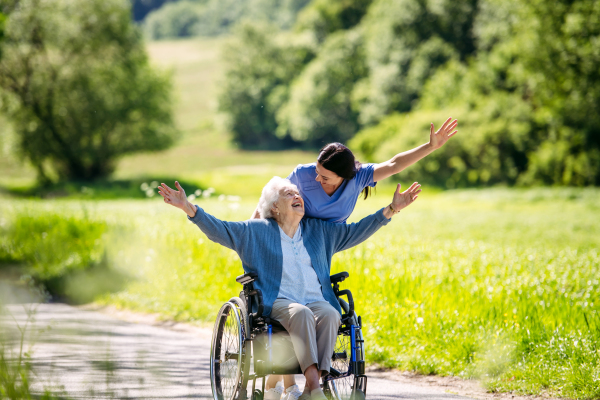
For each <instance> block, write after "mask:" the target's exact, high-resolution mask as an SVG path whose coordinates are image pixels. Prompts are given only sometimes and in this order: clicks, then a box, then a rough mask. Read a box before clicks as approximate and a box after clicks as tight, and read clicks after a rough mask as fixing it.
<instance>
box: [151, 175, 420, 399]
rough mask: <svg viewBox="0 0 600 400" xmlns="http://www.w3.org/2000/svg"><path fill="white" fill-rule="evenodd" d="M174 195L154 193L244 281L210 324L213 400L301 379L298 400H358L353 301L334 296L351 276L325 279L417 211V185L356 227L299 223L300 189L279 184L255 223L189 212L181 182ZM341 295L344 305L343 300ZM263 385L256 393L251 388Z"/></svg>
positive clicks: (362, 382) (359, 344) (265, 197)
mask: <svg viewBox="0 0 600 400" xmlns="http://www.w3.org/2000/svg"><path fill="white" fill-rule="evenodd" d="M175 186H176V188H177V190H174V189H171V188H170V187H168V186H167V185H165V184H164V183H163V184H162V185H161V186H160V187H159V193H160V194H161V196H163V198H164V201H165V203H168V204H171V205H173V206H175V207H177V208H180V209H181V210H183V211H184V212H185V213H186V214H187V215H188V219H189V220H190V221H192V222H193V223H194V224H196V225H197V226H198V227H199V228H200V229H201V230H202V231H203V232H204V233H205V234H206V236H207V237H208V238H209V239H210V240H212V241H214V242H216V243H219V244H221V245H223V246H225V247H228V248H230V249H232V250H234V251H236V252H237V254H238V255H239V257H240V259H241V260H242V264H243V267H244V271H245V272H246V274H245V275H242V276H240V277H238V279H237V281H238V282H239V283H241V284H242V285H243V288H244V290H243V292H242V293H241V298H238V297H235V298H232V299H231V300H230V301H229V302H227V303H225V304H224V305H223V307H221V310H220V311H219V314H218V316H217V321H216V324H215V331H214V333H213V343H212V350H211V384H212V389H213V395H214V398H215V400H234V399H239V400H246V399H247V398H248V394H247V386H248V381H249V380H252V383H253V384H252V392H251V397H252V398H253V399H257V400H260V399H262V396H263V393H264V384H265V379H264V378H265V376H267V375H269V374H283V375H287V374H295V373H302V374H304V376H305V378H306V386H305V391H304V394H303V395H302V396H301V397H300V398H301V399H302V400H304V399H314V400H316V399H319V400H323V399H325V398H326V396H325V394H328V395H331V396H332V397H336V398H338V399H345V398H348V399H349V398H351V397H352V398H356V399H360V398H363V397H364V394H365V391H366V376H364V348H363V340H362V334H361V332H360V328H361V325H362V324H361V321H360V317H357V316H356V315H355V313H354V305H353V300H352V295H351V293H350V292H349V291H348V290H339V282H341V281H343V280H344V279H345V278H346V277H348V274H347V273H341V274H336V275H334V276H331V277H330V268H331V258H332V257H333V254H335V253H337V252H340V251H343V250H346V249H349V248H351V247H353V246H356V245H357V244H359V243H361V242H363V241H364V240H366V239H367V238H369V237H370V236H371V235H373V234H374V233H375V232H376V231H377V230H378V229H379V228H381V227H382V226H384V225H386V224H387V223H388V222H389V221H390V219H391V218H392V216H393V215H394V214H396V213H398V212H399V211H400V210H401V209H403V208H404V207H406V206H408V205H410V204H411V203H412V202H413V201H415V199H416V198H417V197H418V194H419V192H420V191H421V190H420V185H419V184H417V183H414V184H413V185H412V186H411V187H410V188H409V189H408V190H406V191H404V192H402V193H400V185H398V187H397V189H396V192H395V193H394V196H393V199H392V202H391V204H390V205H388V206H387V207H385V208H383V209H381V210H379V211H377V212H376V213H375V214H372V215H370V216H368V217H365V218H363V219H362V220H360V221H359V222H358V223H353V224H335V223H330V222H326V221H323V220H320V219H313V218H303V217H304V200H303V199H302V197H301V196H300V194H299V192H298V189H297V188H296V186H295V185H293V184H292V183H291V182H290V181H288V180H287V179H282V178H279V177H274V178H273V179H271V181H269V183H268V184H267V185H266V186H265V187H264V189H263V192H262V196H261V198H260V201H259V212H260V214H261V217H262V218H261V219H251V220H247V221H242V222H229V221H222V220H220V219H218V218H215V217H214V216H212V215H210V214H208V213H206V212H205V211H204V210H203V209H201V208H200V207H198V206H194V205H192V204H191V203H190V202H189V201H188V200H187V197H186V195H185V192H184V190H183V188H182V187H181V186H180V185H179V183H178V182H175ZM332 285H333V286H332ZM343 295H346V296H347V297H348V302H346V301H344V300H343V299H341V298H340V297H341V296H343ZM277 331H280V333H277ZM336 342H337V345H336ZM332 363H333V364H334V367H332ZM251 366H252V367H253V371H252V372H253V373H252V374H251V373H250V367H251ZM335 367H337V368H335ZM260 377H262V378H263V390H262V391H261V390H258V389H256V387H255V385H256V379H257V378H260ZM321 377H323V386H322V387H321V383H320V379H321Z"/></svg>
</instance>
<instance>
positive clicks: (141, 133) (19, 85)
mask: <svg viewBox="0 0 600 400" xmlns="http://www.w3.org/2000/svg"><path fill="white" fill-rule="evenodd" d="M1 4H2V12H4V13H6V14H7V16H8V18H7V20H6V29H5V40H4V41H3V42H2V44H0V50H1V52H2V54H3V57H2V60H0V88H1V96H2V97H1V99H2V105H1V107H2V111H4V112H5V113H6V114H7V115H8V116H9V117H10V119H11V120H12V123H13V125H14V130H15V133H16V134H17V135H18V138H19V147H20V150H21V152H22V153H23V155H24V156H26V157H27V158H29V160H31V162H32V164H33V165H34V166H35V167H36V168H37V171H38V175H39V178H40V180H42V181H43V180H45V179H47V176H48V174H47V172H48V171H47V166H48V164H50V165H51V166H52V167H53V169H54V171H55V172H56V173H57V174H58V175H59V177H60V178H62V179H77V180H90V179H96V178H102V177H106V176H108V175H109V174H110V173H111V172H112V170H113V168H114V165H115V161H116V160H117V159H118V157H120V156H122V155H124V154H128V153H132V152H135V151H142V150H160V149H163V148H165V147H166V146H169V145H170V144H171V143H172V142H173V139H174V137H175V134H176V132H175V129H174V127H173V123H172V114H171V84H170V80H169V78H168V77H167V76H165V75H164V74H162V73H158V72H156V71H154V70H153V69H152V68H151V67H150V65H149V63H148V59H147V56H146V53H145V49H144V46H143V42H142V40H141V35H140V32H139V30H138V28H137V27H136V26H135V25H134V24H133V23H132V22H131V16H130V10H129V3H128V2H126V1H121V0H85V1H84V0H80V1H66V0H21V1H14V0H13V1H8V0H4V1H3V2H2V3H1Z"/></svg>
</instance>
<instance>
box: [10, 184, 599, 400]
mask: <svg viewBox="0 0 600 400" xmlns="http://www.w3.org/2000/svg"><path fill="white" fill-rule="evenodd" d="M390 197H391V188H390V187H382V188H380V190H379V191H378V193H377V194H376V195H375V197H374V198H371V199H369V200H367V201H360V202H359V205H358V207H357V209H356V210H355V213H354V214H353V220H357V219H359V218H360V217H362V216H365V215H367V214H369V213H372V212H374V211H376V210H377V209H378V208H379V207H382V206H384V205H386V204H387V203H388V202H389V198H390ZM255 200H256V199H249V200H242V201H239V200H238V199H236V198H232V197H229V198H227V197H225V196H221V197H220V198H219V196H211V197H210V198H203V197H200V198H199V199H198V200H197V203H198V204H199V205H200V206H201V207H203V208H205V209H206V210H207V211H209V212H210V213H212V214H214V215H216V216H218V217H219V218H222V219H227V220H241V219H245V218H247V216H248V215H250V214H251V212H252V211H253V209H254V206H255ZM0 211H1V215H2V221H1V223H2V227H3V230H4V232H6V233H9V234H8V235H3V236H2V237H3V239H2V243H1V247H0V248H1V251H2V254H1V255H0V258H3V259H10V258H11V257H12V260H13V262H18V261H22V262H25V263H26V264H27V265H30V268H31V269H30V271H31V272H30V273H31V274H32V275H35V274H38V275H43V276H44V274H46V275H45V276H46V277H48V276H49V275H48V274H52V273H55V274H65V273H67V272H69V271H71V272H72V271H77V270H78V268H79V269H82V268H83V266H87V265H89V264H90V263H91V264H93V265H94V266H97V265H99V264H102V263H105V264H107V265H109V266H110V269H112V270H114V271H116V273H118V275H119V276H121V277H126V278H125V281H124V283H122V284H121V285H122V286H121V287H120V288H118V289H117V290H116V291H114V292H113V293H112V294H105V295H101V296H100V297H96V300H97V301H98V302H100V303H103V304H113V305H116V306H118V307H124V308H130V309H133V310H138V311H143V312H154V313H159V314H161V315H163V316H164V317H165V318H171V319H176V320H181V321H196V322H199V323H205V324H207V325H210V323H211V322H212V320H213V318H214V316H215V313H216V311H217V310H218V308H219V307H220V305H221V304H222V303H223V302H224V301H227V300H228V298H230V297H232V296H235V295H236V294H237V293H239V290H240V289H241V287H240V286H239V285H238V284H237V283H236V282H235V277H236V276H237V275H240V274H242V273H243V271H242V268H241V264H240V262H239V259H238V258H237V256H236V254H235V253H234V252H232V251H230V250H227V249H225V248H223V247H221V246H219V245H217V244H214V243H212V242H210V241H209V240H208V239H207V238H206V236H204V234H202V233H201V232H200V231H199V230H198V229H197V228H196V227H195V226H194V225H192V224H191V223H189V222H188V221H187V220H186V218H185V215H184V214H183V213H182V212H181V211H179V210H176V209H174V208H171V207H169V206H167V205H165V204H163V203H162V202H159V201H158V200H139V201H133V200H128V201H97V202H96V201H73V200H50V201H48V200H46V201H39V200H31V201H14V200H3V201H2V202H1V203H0ZM599 220H600V191H598V190H595V189H594V190H591V189H590V190H581V189H579V190H575V189H530V190H509V189H486V190H463V191H449V192H441V193H440V192H438V193H436V192H435V191H432V190H427V189H425V190H424V192H423V194H422V196H421V197H420V199H419V200H418V201H417V202H416V203H415V204H414V205H412V206H411V207H409V208H407V209H406V210H405V211H403V212H402V213H400V214H399V215H397V216H395V217H394V220H393V221H392V222H391V223H390V224H389V225H388V226H386V227H384V228H383V229H381V230H380V231H379V232H378V233H376V234H375V236H374V237H372V238H371V239H369V240H368V241H367V242H365V243H363V244H361V245H359V246H357V247H356V248H353V249H351V250H348V251H346V252H344V253H340V254H338V255H336V256H335V257H334V263H333V270H334V272H337V271H348V272H349V273H350V280H348V281H347V282H345V284H344V286H345V287H348V288H350V289H351V290H352V291H353V293H354V296H355V298H356V299H357V309H358V310H359V313H360V314H361V315H362V317H363V321H364V327H365V332H366V337H367V345H368V347H367V349H368V357H369V360H370V361H373V362H377V363H379V364H382V365H384V366H386V367H394V368H401V369H405V370H413V371H417V372H419V373H423V374H442V375H457V376H461V377H464V378H472V377H475V378H480V379H483V381H484V382H485V383H486V385H487V386H488V387H489V389H490V390H493V391H497V390H500V391H507V390H514V391H517V392H519V393H538V394H539V393H548V394H550V395H555V396H564V397H570V398H590V399H592V398H598V396H600V392H599V387H600V385H599V376H600V375H599V374H600V352H599V351H598V348H597V344H598V343H599V339H600V315H598V310H599V309H600V290H599V289H600V278H599V277H600V251H599V249H598V245H597V244H598V243H599V242H600V227H599V224H598V222H597V221H599ZM74 221H79V224H76V223H73V222H74ZM61 224H62V225H61ZM55 226H58V227H61V228H63V229H53V227H55ZM69 227H70V228H69ZM65 231H66V232H65ZM23 232H29V235H23ZM67 237H68V239H69V240H65V239H66V238H67ZM61 243H62V244H61ZM67 244H68V245H67ZM50 248H51V249H54V250H52V251H50V250H49V249H50ZM48 266H52V268H51V270H50V271H49V270H48ZM95 268H96V269H98V267H95ZM61 271H62V272H61ZM65 271H66V272H65ZM97 274H98V273H97V272H94V268H92V272H91V273H89V274H88V275H85V274H83V276H78V275H77V274H73V273H70V275H69V276H72V277H69V278H68V279H67V281H66V283H64V285H65V286H66V288H65V290H66V293H68V294H70V295H71V296H75V297H76V295H77V293H81V292H85V291H86V290H90V287H93V286H94V285H95V284H96V283H97V281H98V275H97ZM100 281H102V279H100Z"/></svg>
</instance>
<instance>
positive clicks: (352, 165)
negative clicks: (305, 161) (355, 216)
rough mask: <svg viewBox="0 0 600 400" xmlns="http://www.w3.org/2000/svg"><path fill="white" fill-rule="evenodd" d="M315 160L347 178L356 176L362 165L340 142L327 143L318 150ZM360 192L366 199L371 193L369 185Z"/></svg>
mask: <svg viewBox="0 0 600 400" xmlns="http://www.w3.org/2000/svg"><path fill="white" fill-rule="evenodd" d="M317 161H318V162H319V164H321V165H322V166H323V168H325V169H328V170H329V171H331V172H335V173H336V174H337V175H338V176H339V177H341V178H344V179H348V180H350V179H353V178H354V177H355V176H356V174H357V172H358V170H359V169H360V168H361V165H362V164H361V163H360V162H358V161H356V159H355V158H354V154H352V151H350V149H349V148H347V147H346V146H344V145H343V144H341V143H329V144H328V145H326V146H325V147H323V148H322V149H321V151H320V152H319V156H318V157H317ZM362 194H364V196H365V200H366V199H367V197H369V196H370V195H371V188H370V187H369V186H367V187H365V188H364V189H363V191H362Z"/></svg>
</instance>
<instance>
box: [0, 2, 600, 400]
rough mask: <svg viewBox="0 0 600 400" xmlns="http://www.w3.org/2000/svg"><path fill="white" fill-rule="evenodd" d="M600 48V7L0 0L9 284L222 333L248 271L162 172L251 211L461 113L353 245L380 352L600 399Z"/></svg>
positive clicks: (1, 261)
mask: <svg viewBox="0 0 600 400" xmlns="http://www.w3.org/2000/svg"><path fill="white" fill-rule="evenodd" d="M598 65H600V2H598V1H594V0H569V1H567V0H562V1H561V0H528V1H525V0H464V1H463V0H460V1H456V0H452V1H451V0H179V1H175V0H172V1H165V0H131V1H127V0H85V1H84V0H77V1H67V0H0V234H1V236H0V278H1V279H2V280H3V281H5V282H11V285H17V286H18V285H21V286H34V287H38V288H42V290H43V291H45V293H46V294H48V295H49V296H50V298H51V299H53V300H54V301H66V302H70V303H78V304H81V303H88V302H96V303H98V304H110V305H114V306H117V307H123V308H129V309H133V310H138V311H144V312H156V313H159V314H161V315H163V316H164V317H165V318H169V319H176V320H183V321H192V322H196V323H199V324H210V322H211V321H212V319H213V318H214V316H215V314H216V310H217V309H218V307H219V306H220V304H222V302H223V301H226V300H227V299H228V298H229V297H231V296H233V295H235V294H236V293H237V291H238V290H239V288H238V287H237V285H236V284H235V281H234V277H235V276H237V275H239V274H241V273H242V268H241V265H240V263H239V260H238V259H237V257H236V256H235V254H233V253H232V252H230V251H227V250H225V249H223V248H221V247H219V246H218V245H215V244H212V243H210V242H209V241H208V240H207V239H206V237H205V236H204V235H203V234H201V233H200V232H198V231H197V229H196V228H194V227H193V226H189V224H188V223H187V222H186V220H185V218H184V216H183V214H182V213H181V212H177V211H178V210H174V209H170V208H169V207H167V206H165V205H163V204H162V202H160V200H162V199H161V198H160V196H158V193H157V190H156V186H157V185H158V184H159V183H161V182H165V183H167V184H172V183H173V181H174V180H175V179H177V180H179V181H180V182H181V183H182V185H183V187H184V188H185V189H186V192H187V194H188V195H189V196H190V197H189V198H190V200H192V201H194V202H197V203H198V204H199V205H200V206H201V207H204V208H205V209H206V210H207V211H208V212H210V213H212V214H214V215H216V216H218V217H220V218H222V219H232V220H242V219H247V218H249V217H250V215H251V214H252V211H253V210H254V207H255V206H256V203H257V201H258V197H259V195H260V191H261V189H262V187H263V186H264V184H265V183H266V182H267V181H268V180H269V179H270V178H271V177H272V176H273V175H279V176H284V177H285V176H287V175H288V174H289V173H290V172H291V171H292V170H293V168H294V167H295V166H296V165H297V164H299V163H311V162H314V161H315V159H316V155H317V152H318V149H319V148H320V147H322V146H323V145H324V144H326V143H329V142H332V141H340V142H343V143H345V144H346V145H348V147H350V149H351V150H353V151H354V152H355V154H356V155H357V157H358V159H359V160H360V161H363V162H382V161H386V160H387V159H389V158H391V157H392V156H393V155H395V154H397V153H399V152H402V151H406V150H409V149H411V148H413V147H416V146H418V145H421V144H423V143H426V142H427V141H428V139H429V136H428V135H429V124H430V123H432V122H433V123H434V124H435V126H436V129H437V128H438V127H439V126H440V125H441V124H442V123H443V121H445V120H446V119H447V118H448V117H452V118H456V119H458V121H459V127H458V130H459V133H458V134H457V135H456V136H455V137H453V138H452V139H451V140H450V141H449V142H448V143H447V144H446V145H445V146H444V147H443V148H441V149H440V150H438V151H436V152H434V153H433V154H431V155H429V156H428V157H426V158H425V159H423V160H422V161H420V162H419V163H417V164H416V165H414V166H412V167H410V168H408V169H406V170H404V171H402V172H401V173H400V174H398V175H396V176H395V177H394V178H392V179H391V181H392V182H388V183H384V184H380V185H378V187H377V192H376V195H375V196H373V197H372V198H370V199H368V200H366V201H362V200H359V203H358V205H357V208H356V211H355V212H354V214H353V216H352V217H351V219H352V220H357V219H359V218H361V217H363V216H365V215H367V214H369V213H372V212H374V211H376V210H377V209H378V208H379V207H382V206H385V205H386V204H388V203H389V197H390V195H391V193H392V191H393V189H394V185H395V183H402V184H403V186H405V187H408V185H410V183H412V182H413V181H419V182H420V183H422V184H423V187H424V191H423V194H422V196H420V199H419V201H418V202H417V203H416V204H415V205H414V206H411V208H410V209H407V210H406V212H405V213H404V212H403V213H402V215H400V216H399V217H396V218H395V219H396V220H395V221H394V222H393V223H392V224H391V225H390V227H388V228H386V229H385V230H382V231H381V232H380V233H378V234H377V235H378V237H377V238H375V239H373V240H371V241H368V242H367V243H365V244H363V245H361V246H359V247H357V248H356V249H353V250H351V251H348V252H346V253H343V254H340V255H338V256H336V258H334V266H333V268H334V270H335V271H340V270H347V271H349V272H350V276H351V278H350V280H349V281H348V282H349V283H348V284H349V286H350V288H351V289H352V290H353V292H355V293H356V294H355V297H358V298H360V299H362V300H361V303H362V304H360V309H361V310H362V311H361V313H362V315H363V320H365V321H368V322H367V324H368V325H367V326H368V328H367V332H368V340H369V351H368V357H369V359H370V361H371V362H377V363H379V364H381V365H384V366H386V367H393V368H400V369H403V370H412V371H416V372H419V373H423V374H441V375H457V376H461V377H465V378H478V379H482V380H483V381H484V382H485V384H486V385H487V387H488V388H489V389H490V390H492V391H511V390H512V391H517V392H520V393H535V394H539V393H548V394H549V395H556V396H565V397H572V398H590V399H591V398H595V399H598V398H600V351H599V350H598V348H597V343H598V342H599V340H600V316H599V315H598V310H600V294H599V293H600V291H599V289H600V282H599V278H598V277H599V276H600V251H599V246H598V243H600V190H598V188H597V186H598V185H600V113H599V110H600V68H598ZM180 214H181V215H180ZM4 292H5V293H8V291H7V290H4ZM5 297H6V296H5ZM5 301H10V299H5Z"/></svg>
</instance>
